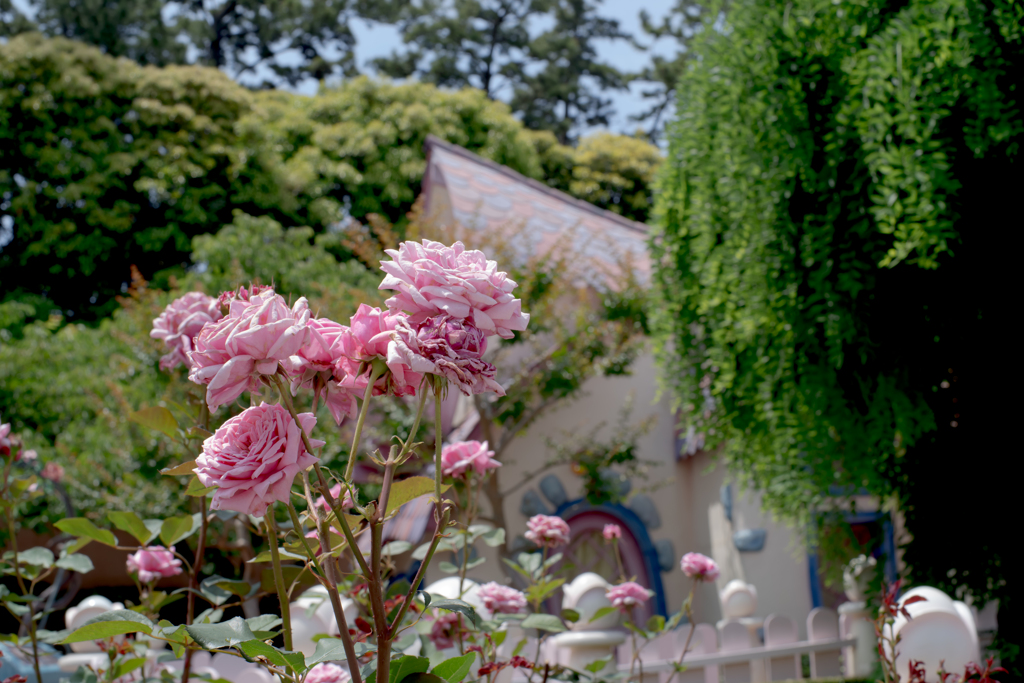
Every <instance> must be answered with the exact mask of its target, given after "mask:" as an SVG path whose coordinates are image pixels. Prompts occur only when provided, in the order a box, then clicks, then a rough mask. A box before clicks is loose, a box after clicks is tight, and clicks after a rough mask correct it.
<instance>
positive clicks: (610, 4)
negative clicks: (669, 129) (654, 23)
mask: <svg viewBox="0 0 1024 683" xmlns="http://www.w3.org/2000/svg"><path fill="white" fill-rule="evenodd" d="M13 4H14V6H15V7H17V8H18V9H20V10H21V11H22V12H26V13H27V14H30V15H31V11H26V10H28V6H27V3H26V1H25V0H13ZM673 4H674V0H603V2H600V5H599V7H600V12H601V14H602V15H603V16H606V17H609V18H612V19H617V20H618V21H619V24H620V26H621V28H622V29H623V30H624V31H625V32H627V33H631V34H633V35H635V36H638V37H642V36H641V32H640V19H639V16H640V12H641V10H646V11H647V12H648V14H650V15H651V16H652V17H653V18H654V19H659V18H660V17H662V16H664V15H665V14H666V13H667V12H668V11H669V9H670V8H671V7H672V5H673ZM538 28H542V27H540V26H538ZM352 30H353V32H354V33H355V34H356V38H357V40H358V42H357V44H356V61H357V63H358V64H359V67H360V69H361V70H362V71H364V72H370V73H372V68H371V67H369V65H368V63H369V61H370V60H372V59H374V58H375V57H380V56H383V55H387V54H390V53H391V52H392V51H393V50H394V49H395V48H397V47H400V46H401V44H402V41H401V37H400V36H399V33H398V31H397V30H396V29H395V27H393V26H382V25H371V24H369V23H367V22H364V21H358V20H357V21H355V22H353V25H352ZM598 49H599V55H600V57H601V58H603V59H604V60H606V61H607V62H609V63H611V64H613V65H614V66H616V67H617V68H619V69H621V70H623V71H627V72H635V71H639V70H640V69H642V68H643V67H644V65H645V64H646V63H647V62H648V60H649V59H650V53H649V52H646V53H645V52H643V51H640V50H638V49H636V48H634V47H633V46H632V45H630V44H629V43H628V41H623V40H619V41H609V40H601V41H598ZM675 50H676V46H675V45H674V44H673V42H672V41H670V40H662V41H660V42H659V43H657V44H655V45H654V46H653V51H654V52H656V53H658V54H662V55H665V56H671V55H673V54H674V53H675ZM267 73H268V74H269V73H270V72H269V71H268V72H267ZM643 87H644V86H643V85H642V84H640V83H634V84H633V85H632V87H631V89H630V90H629V91H628V92H626V91H623V92H617V91H613V92H609V93H607V96H608V97H610V98H611V99H612V102H613V106H614V108H615V111H616V113H615V116H614V118H613V119H612V121H611V122H610V125H609V128H610V129H611V130H614V131H616V132H632V131H633V130H635V129H636V127H637V124H636V123H634V122H630V121H629V115H631V114H636V113H639V112H640V111H642V110H643V109H645V108H646V107H647V105H646V103H645V102H644V101H643V100H642V99H641V97H640V91H641V90H642V89H643ZM316 88H317V84H316V82H314V81H309V82H307V83H304V84H302V85H300V86H299V87H298V88H296V90H297V91H298V92H302V93H304V94H313V93H315V92H316ZM588 132H592V131H588Z"/></svg>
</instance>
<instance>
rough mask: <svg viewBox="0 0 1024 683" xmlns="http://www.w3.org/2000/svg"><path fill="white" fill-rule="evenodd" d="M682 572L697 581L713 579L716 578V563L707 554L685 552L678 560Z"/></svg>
mask: <svg viewBox="0 0 1024 683" xmlns="http://www.w3.org/2000/svg"><path fill="white" fill-rule="evenodd" d="M679 566H680V567H681V568H682V570H683V573H684V574H686V575H687V576H688V577H690V578H691V579H695V580H697V581H708V582H710V581H714V580H715V579H717V578H718V565H717V564H715V561H714V560H712V559H711V558H710V557H708V556H707V555H701V554H700V553H686V554H685V555H683V559H682V560H680V561H679Z"/></svg>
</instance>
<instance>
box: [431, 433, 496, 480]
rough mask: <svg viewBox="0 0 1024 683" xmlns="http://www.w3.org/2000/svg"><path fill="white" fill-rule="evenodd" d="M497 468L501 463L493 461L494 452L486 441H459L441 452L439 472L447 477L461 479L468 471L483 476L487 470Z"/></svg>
mask: <svg viewBox="0 0 1024 683" xmlns="http://www.w3.org/2000/svg"><path fill="white" fill-rule="evenodd" d="M499 467H501V463H500V462H498V461H497V460H495V459H494V451H492V450H490V448H488V446H487V442H486V441H484V442H483V443H480V442H479V441H459V442H457V443H451V444H448V445H447V446H445V447H444V448H443V449H442V450H441V471H442V473H443V474H444V475H445V476H447V477H461V476H462V475H463V474H465V473H466V472H468V471H470V470H476V473H477V474H479V475H480V476H483V475H485V474H486V473H487V470H493V469H497V468H499Z"/></svg>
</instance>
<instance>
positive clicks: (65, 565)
mask: <svg viewBox="0 0 1024 683" xmlns="http://www.w3.org/2000/svg"><path fill="white" fill-rule="evenodd" d="M57 566H58V567H60V568H61V569H67V570H69V571H73V572H78V573H79V574H88V573H89V572H91V571H92V570H93V569H94V567H93V566H92V560H90V559H89V556H88V555H83V554H81V553H74V554H72V555H65V556H64V557H62V558H60V559H59V560H57Z"/></svg>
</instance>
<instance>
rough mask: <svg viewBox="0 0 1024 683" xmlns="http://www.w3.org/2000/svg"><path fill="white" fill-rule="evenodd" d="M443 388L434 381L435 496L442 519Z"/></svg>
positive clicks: (438, 516) (439, 516) (438, 512)
mask: <svg viewBox="0 0 1024 683" xmlns="http://www.w3.org/2000/svg"><path fill="white" fill-rule="evenodd" d="M441 430H442V426H441V390H440V389H439V388H438V386H437V381H436V380H435V383H434V498H435V499H436V504H437V518H438V519H441V514H442V505H441V448H442V445H443V444H444V438H443V436H442V434H441Z"/></svg>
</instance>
